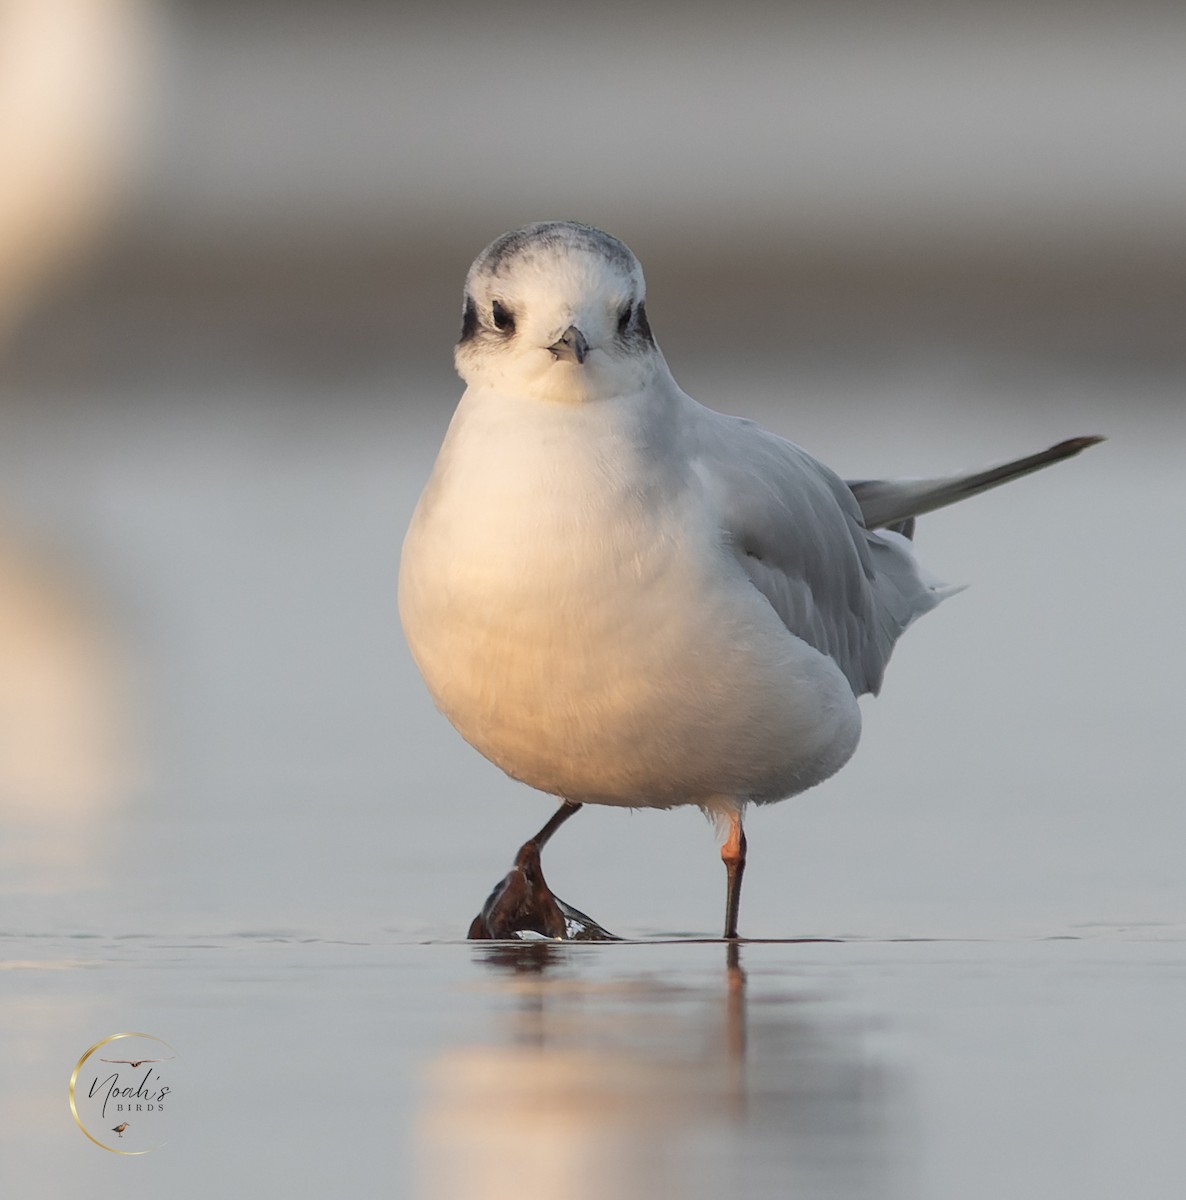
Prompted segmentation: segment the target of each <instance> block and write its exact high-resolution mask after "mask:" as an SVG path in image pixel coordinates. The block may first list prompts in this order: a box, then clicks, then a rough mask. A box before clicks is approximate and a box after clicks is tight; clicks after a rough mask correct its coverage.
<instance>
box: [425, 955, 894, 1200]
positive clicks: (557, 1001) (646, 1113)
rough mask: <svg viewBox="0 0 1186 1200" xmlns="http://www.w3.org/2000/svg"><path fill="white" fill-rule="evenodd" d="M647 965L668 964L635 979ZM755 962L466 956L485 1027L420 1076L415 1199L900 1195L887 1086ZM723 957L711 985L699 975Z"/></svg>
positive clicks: (778, 973) (828, 1016)
mask: <svg viewBox="0 0 1186 1200" xmlns="http://www.w3.org/2000/svg"><path fill="white" fill-rule="evenodd" d="M652 949H666V950H668V951H670V952H671V953H669V954H663V955H654V956H652V957H653V958H654V959H655V967H653V968H652V969H650V970H648V969H646V968H645V967H642V966H641V962H640V960H642V959H643V958H645V957H647V952H648V950H652ZM690 949H694V950H695V951H696V953H694V954H689V953H688V951H689V950H690ZM769 949H770V948H768V947H757V946H749V947H744V946H740V945H738V944H736V943H733V944H729V945H727V946H725V947H720V946H713V945H697V946H695V947H689V946H687V945H685V946H668V947H658V946H655V947H641V946H628V947H624V948H621V949H619V950H618V951H617V952H616V953H615V952H613V951H610V952H608V953H607V948H606V947H589V946H586V947H581V946H573V945H564V944H557V943H554V942H528V943H518V944H514V945H508V944H502V945H489V946H484V947H481V948H480V949H477V948H476V949H475V953H476V957H477V960H478V962H479V963H480V964H481V965H482V966H483V967H485V968H487V970H486V972H485V977H484V980H483V985H484V986H486V987H488V988H489V991H490V994H491V997H492V1004H491V1009H490V1013H491V1021H490V1025H489V1028H488V1029H487V1030H486V1031H484V1032H485V1034H486V1036H485V1038H483V1039H480V1040H477V1041H474V1042H472V1043H470V1044H466V1045H460V1046H456V1047H454V1048H452V1049H450V1050H449V1051H447V1052H446V1053H445V1054H443V1055H442V1056H440V1057H439V1058H438V1059H437V1060H436V1061H435V1062H434V1063H433V1065H432V1067H431V1072H430V1078H429V1099H428V1103H427V1106H426V1109H425V1112H424V1118H423V1121H422V1126H421V1133H422V1143H421V1148H422V1164H423V1168H424V1169H423V1194H424V1195H425V1196H428V1197H432V1198H434V1200H435V1198H437V1197H441V1198H443V1197H451V1198H454V1200H457V1198H461V1200H471V1198H472V1200H495V1198H501V1197H507V1198H510V1197H514V1198H515V1200H532V1198H533V1197H536V1196H539V1197H544V1196H547V1197H550V1198H552V1200H557V1198H561V1200H562V1198H566V1197H574V1198H582V1197H598V1198H599V1200H605V1198H607V1197H622V1198H624V1200H630V1198H633V1197H643V1196H645V1197H648V1198H654V1197H661V1198H665V1197H680V1198H683V1197H689V1198H695V1197H699V1196H713V1197H714V1198H715V1197H719V1196H721V1195H739V1194H744V1195H748V1194H753V1195H767V1194H769V1195H772V1196H773V1195H777V1196H784V1195H787V1196H789V1195H795V1196H829V1197H831V1196H836V1197H853V1198H861V1197H866V1196H868V1197H873V1196H876V1197H878V1200H885V1198H887V1197H892V1196H894V1195H895V1194H897V1189H896V1187H895V1185H894V1179H893V1174H894V1173H893V1171H892V1170H890V1166H891V1165H892V1160H893V1156H891V1155H890V1154H889V1153H888V1147H889V1144H890V1137H889V1131H888V1126H889V1117H890V1115H891V1111H892V1110H893V1107H894V1106H892V1105H890V1104H889V1103H888V1099H889V1092H890V1089H889V1087H888V1082H887V1081H888V1073H887V1072H886V1070H885V1069H884V1068H881V1067H879V1066H878V1065H877V1064H876V1063H875V1062H874V1061H872V1060H871V1058H870V1057H869V1055H868V1054H867V1052H866V1050H865V1048H864V1042H865V1038H864V1032H865V1030H864V1029H863V1027H862V1024H861V1022H860V1021H859V1020H856V1019H854V1018H852V1017H845V1016H843V1015H842V1013H841V1008H842V1006H837V1005H835V1004H834V1003H833V1002H832V1001H831V1000H830V999H829V998H828V997H826V996H823V995H821V994H820V993H819V991H818V990H817V989H814V988H812V987H811V986H810V985H809V983H808V982H807V980H806V978H805V977H801V976H797V977H794V978H790V979H788V973H787V972H786V971H785V969H783V970H778V969H771V968H769V967H768V966H767V965H766V961H768V960H767V957H766V956H767V952H768V951H769ZM718 951H722V952H723V953H724V956H725V961H724V970H723V971H722V969H721V965H720V960H719V959H717V960H716V962H717V965H715V966H711V965H708V966H707V969H705V968H706V963H707V958H706V955H707V954H711V955H713V956H714V957H715V955H716V954H717V953H718ZM751 952H756V971H757V974H756V975H755V979H756V980H757V986H756V988H755V987H754V985H753V984H751V981H750V979H749V978H748V974H749V972H747V970H746V968H745V967H743V965H742V960H743V956H748V955H750V954H751ZM631 953H632V954H633V957H632V958H631V959H629V960H627V958H626V957H625V954H631ZM770 958H771V959H772V958H773V956H770ZM672 961H676V962H678V964H679V965H678V967H677V968H675V969H671V966H670V964H671V962H672ZM780 961H783V962H785V960H780ZM690 963H691V964H693V965H694V966H695V967H696V968H698V969H691V968H690V966H689V964H690ZM621 967H628V968H629V969H627V970H621V969H617V968H621ZM750 970H751V971H753V970H755V964H751V967H750ZM788 982H790V983H791V984H792V986H790V987H788V986H787V984H788Z"/></svg>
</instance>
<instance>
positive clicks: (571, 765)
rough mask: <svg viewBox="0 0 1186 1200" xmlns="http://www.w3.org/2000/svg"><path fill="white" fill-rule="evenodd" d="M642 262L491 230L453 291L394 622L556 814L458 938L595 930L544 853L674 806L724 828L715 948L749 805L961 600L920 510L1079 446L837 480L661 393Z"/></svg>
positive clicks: (601, 244)
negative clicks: (428, 471) (455, 319)
mask: <svg viewBox="0 0 1186 1200" xmlns="http://www.w3.org/2000/svg"><path fill="white" fill-rule="evenodd" d="M644 300H645V284H644V281H643V273H642V268H641V267H640V265H639V263H638V260H637V259H636V258H635V257H634V255H633V254H632V253H631V251H630V250H629V249H628V248H627V247H626V246H625V245H623V244H622V243H621V242H619V241H618V240H617V239H616V238H613V237H611V236H610V235H608V234H606V233H603V232H601V231H600V230H598V229H593V228H591V227H589V226H586V225H579V224H576V223H573V222H567V221H563V222H548V223H543V224H538V225H531V226H528V227H527V228H525V229H521V230H517V231H514V232H511V233H507V234H504V235H503V236H502V237H500V238H498V239H497V240H496V241H494V242H493V243H492V244H491V245H490V246H488V247H487V248H486V250H484V251H483V252H482V254H480V255H479V256H478V258H477V260H476V261H475V262H474V264H473V266H472V267H471V269H470V271H469V275H468V278H467V280H466V291H465V309H464V319H463V325H462V331H461V339H460V341H459V343H458V345H457V351H456V364H457V370H458V373H459V374H460V375H461V377H462V379H464V380H465V382H466V384H467V385H468V386H467V389H466V391H465V394H464V396H463V397H462V399H461V402H460V404H459V406H458V408H457V411H456V414H455V415H454V417H453V420H452V423H451V424H450V426H449V430H448V433H447V435H446V437H445V441H444V444H443V445H442V447H441V450H440V454H439V455H438V457H437V460H436V465H435V467H434V468H433V472H432V476H431V478H430V479H429V481H428V484H427V486H426V487H425V489H424V492H423V494H422V496H421V497H420V502H419V504H418V506H417V508H416V511H415V514H414V516H413V518H412V522H411V526H410V527H409V529H408V533H407V537H406V539H405V542H404V548H403V556H402V561H401V566H400V587H399V597H400V615H401V618H402V621H403V626H404V631H405V633H406V636H407V640H408V644H409V646H410V648H411V651H412V655H413V657H414V658H415V661H416V664H417V666H418V667H419V669H420V671H421V673H422V675H423V676H424V679H425V682H426V683H427V685H428V688H429V690H430V692H431V693H432V696H433V699H434V700H435V701H436V704H437V706H438V708H440V710H441V711H442V712H443V713H444V714H445V716H446V717H448V719H449V720H450V721H451V722H452V723H453V724H454V725H455V726H456V728H457V729H458V730H459V731H460V733H461V734H462V736H463V737H465V739H466V740H467V741H468V742H469V743H470V744H471V745H473V746H474V747H475V748H476V749H478V750H479V751H480V752H481V753H482V754H483V755H485V756H486V757H487V758H488V759H490V761H491V762H493V763H495V764H496V765H497V766H499V767H501V768H502V770H504V771H505V772H506V773H507V774H508V775H510V776H512V777H514V778H515V779H519V780H522V781H523V782H524V783H527V784H530V785H531V786H532V787H535V788H538V789H540V790H541V791H544V792H548V793H551V794H553V795H555V796H558V797H560V798H562V801H563V803H562V805H561V808H560V809H559V810H558V811H557V812H556V814H555V815H554V816H553V817H552V819H551V820H550V821H549V822H548V823H547V825H545V826H544V828H543V829H542V830H541V831H540V833H539V834H537V835H536V837H534V838H532V839H531V840H530V841H528V842H527V843H525V844H524V846H523V848H522V849H521V850H520V852H519V855H518V857H517V858H516V863H515V867H514V869H513V870H512V871H511V873H510V874H509V875H508V876H507V878H506V879H505V880H504V881H503V882H502V883H501V884H500V885H499V886H498V887H497V888H495V890H494V892H493V893H492V894H491V896H490V899H489V900H488V901H487V904H486V907H485V908H484V910H483V912H482V913H481V914H480V915H479V917H478V918H477V919H475V921H474V925H473V927H472V928H471V930H470V936H471V937H513V936H516V935H517V934H518V933H519V932H520V931H523V930H527V929H536V930H538V931H539V932H542V933H545V934H548V935H550V936H558V937H564V936H608V935H605V933H604V931H603V930H601V929H600V927H599V926H597V925H596V924H595V923H593V922H592V921H590V920H589V919H588V918H586V917H584V915H583V914H581V913H579V912H577V911H576V910H573V909H571V908H569V907H568V906H567V905H564V904H563V902H561V901H558V900H557V899H556V898H555V897H554V896H553V894H552V893H551V892H550V891H549V890H548V888H547V885H546V884H545V883H544V880H543V875H542V872H541V871H540V868H539V850H540V848H541V847H542V846H543V844H544V842H546V841H547V839H548V838H549V837H550V836H551V835H552V833H554V832H555V830H556V829H557V828H558V827H559V826H560V824H562V823H563V822H564V821H565V820H567V819H568V817H570V816H571V815H572V814H573V813H575V812H576V811H577V810H578V809H579V807H580V806H581V805H582V804H588V803H592V804H610V805H619V806H624V807H649V808H671V807H673V806H675V805H680V804H694V805H697V806H699V807H700V808H701V809H703V810H704V811H705V812H706V813H707V814H709V815H710V816H712V817H713V818H714V819H715V820H716V821H717V824H718V828H719V829H721V831H722V832H724V831H726V830H727V836H726V837H725V839H724V844H723V846H722V849H721V857H722V859H723V860H724V862H725V865H726V867H727V874H728V892H727V902H726V916H725V937H726V938H735V937H736V936H737V910H738V901H739V897H740V890H741V878H742V872H743V870H744V867H745V836H744V833H743V829H742V817H743V814H744V811H745V808H746V806H747V805H749V804H768V803H771V802H772V801H775V800H782V799H785V798H787V797H789V796H794V795H796V794H798V793H799V792H802V791H805V790H806V789H807V788H810V787H813V786H814V785H815V784H817V783H820V782H821V781H822V780H824V779H827V778H828V776H830V775H832V774H833V773H834V772H835V771H837V770H838V769H839V768H840V767H842V766H843V765H844V763H845V762H846V761H847V760H848V759H849V757H850V756H851V755H852V753H853V751H854V750H855V749H856V745H857V740H858V738H859V736H860V729H861V718H860V710H859V708H858V705H857V697H858V696H860V695H861V694H862V693H864V692H874V693H875V692H876V691H877V690H878V688H879V687H880V684H881V679H882V674H883V672H884V670H885V666H886V663H887V661H888V660H889V656H890V653H891V651H892V650H893V647H894V643H895V642H896V641H897V639H898V637H899V636H900V635H901V634H902V632H903V631H904V630H905V629H906V628H907V627H908V626H909V625H910V623H911V622H912V621H913V620H914V619H915V618H916V617H918V616H920V615H921V614H923V613H925V612H927V611H928V610H929V609H931V608H933V607H934V606H935V605H936V604H938V603H939V601H940V600H941V599H943V597H944V596H946V595H948V594H950V592H951V591H953V590H957V589H951V588H945V587H943V586H941V585H939V584H937V583H936V582H935V581H933V580H932V579H930V578H929V576H927V575H926V574H925V573H924V572H923V571H922V570H921V568H920V567H919V565H918V563H917V561H916V559H915V556H914V552H913V546H912V544H911V542H910V540H909V538H910V536H911V534H912V532H913V522H914V517H915V516H917V515H918V514H920V513H925V512H929V511H931V510H933V509H936V508H940V507H942V506H944V505H946V504H951V503H953V502H954V501H956V500H960V499H963V498H964V497H966V496H971V495H974V494H975V493H977V492H980V491H983V490H985V489H987V488H990V487H994V486H996V485H997V484H999V483H1003V482H1005V481H1006V480H1009V479H1012V478H1015V477H1016V476H1019V475H1022V474H1025V473H1027V472H1029V471H1034V470H1037V469H1038V468H1040V467H1043V466H1046V465H1047V464H1049V463H1052V462H1057V461H1058V460H1060V459H1062V458H1066V457H1068V456H1069V455H1072V454H1075V453H1077V452H1078V451H1080V450H1082V449H1084V448H1085V447H1086V446H1089V445H1092V444H1094V443H1095V442H1097V441H1099V440H1100V439H1098V438H1094V437H1088V438H1077V439H1073V440H1071V441H1067V442H1063V443H1060V444H1059V445H1058V446H1054V447H1052V448H1051V449H1049V450H1046V451H1043V452H1041V453H1039V454H1035V455H1032V456H1030V457H1028V458H1024V459H1020V460H1018V461H1017V462H1013V463H1009V464H1007V465H1005V466H1001V467H996V468H994V469H991V470H988V471H983V472H977V473H974V474H969V475H964V476H958V477H953V478H947V479H939V480H929V481H926V480H924V481H919V480H909V481H869V482H862V483H858V484H847V483H845V482H844V481H843V480H841V479H840V478H839V477H838V476H837V475H835V474H834V473H833V472H832V471H830V470H829V469H828V468H827V467H826V466H824V465H823V464H822V463H820V462H817V461H816V460H815V459H814V458H812V457H811V456H810V455H809V454H807V453H806V452H805V451H803V450H801V449H800V448H799V447H798V446H795V445H793V444H792V443H791V442H788V441H786V440H784V439H783V438H780V437H776V436H775V435H774V434H771V433H768V432H767V431H766V430H764V429H762V428H760V427H759V426H758V425H756V424H754V423H753V422H751V421H745V420H740V419H738V418H736V417H731V416H724V415H722V414H720V413H717V412H714V411H712V410H710V409H708V408H704V407H703V406H701V405H700V404H698V403H696V401H694V400H693V399H691V398H690V397H689V396H687V395H686V394H685V393H684V392H683V391H681V390H680V388H679V386H678V385H677V384H676V382H675V380H674V379H673V378H672V375H671V372H670V371H669V370H668V367H667V363H666V361H665V360H664V358H663V355H662V353H661V352H660V350H659V348H658V346H657V345H656V344H655V341H654V338H653V337H652V335H651V330H650V325H649V323H648V320H647V314H646V309H645V304H644Z"/></svg>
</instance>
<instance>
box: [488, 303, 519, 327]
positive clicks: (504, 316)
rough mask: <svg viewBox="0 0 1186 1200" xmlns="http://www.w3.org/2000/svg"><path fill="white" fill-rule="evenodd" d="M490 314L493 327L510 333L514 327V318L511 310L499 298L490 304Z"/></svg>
mask: <svg viewBox="0 0 1186 1200" xmlns="http://www.w3.org/2000/svg"><path fill="white" fill-rule="evenodd" d="M490 315H491V317H493V318H494V328H495V329H501V330H502V332H503V333H510V332H511V331H512V330H513V329H514V328H515V318H514V317H513V316H511V310H510V309H509V308H507V306H506V305H505V304H503V302H502V301H501V300H495V301H493V302H492V303H491V305H490Z"/></svg>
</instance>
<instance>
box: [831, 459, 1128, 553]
mask: <svg viewBox="0 0 1186 1200" xmlns="http://www.w3.org/2000/svg"><path fill="white" fill-rule="evenodd" d="M1103 440H1104V439H1103V438H1102V437H1077V438H1070V439H1068V440H1067V441H1065V442H1059V443H1058V445H1057V446H1051V447H1050V449H1049V450H1041V451H1039V452H1038V453H1037V454H1030V455H1028V456H1027V457H1025V458H1018V459H1015V460H1014V461H1013V462H1007V463H1003V464H1002V465H1001V466H999V467H989V468H988V469H987V470H985V471H973V472H970V473H969V474H967V475H951V476H948V477H947V478H945V479H863V480H861V481H859V482H856V483H851V482H850V483H849V485H848V486H849V487H850V488H851V489H852V494H853V495H854V496H855V497H856V499H857V503H858V504H859V505H860V506H861V514H862V516H863V517H864V518H865V527H866V528H868V529H885V528H895V527H904V528H901V529H900V531H901V532H903V533H905V534H906V536H907V537H909V536H910V534H911V533H912V532H913V521H914V518H915V517H920V516H922V514H923V513H929V512H934V511H935V509H937V508H946V507H947V505H949V504H954V503H955V502H956V501H957V500H966V499H967V498H968V497H969V496H975V495H977V494H979V493H980V492H987V491H988V490H989V488H995V487H998V486H999V485H1000V484H1002V483H1008V482H1009V480H1011V479H1018V478H1020V477H1021V476H1022V475H1028V474H1030V472H1031V471H1040V470H1041V469H1042V468H1043V467H1048V466H1050V464H1051V463H1056V462H1061V461H1062V460H1063V459H1064V458H1070V457H1071V456H1072V455H1074V454H1078V453H1079V451H1080V450H1086V449H1087V447H1088V446H1094V445H1095V444H1096V443H1097V442H1102V441H1103Z"/></svg>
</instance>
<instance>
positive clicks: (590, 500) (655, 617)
mask: <svg viewBox="0 0 1186 1200" xmlns="http://www.w3.org/2000/svg"><path fill="white" fill-rule="evenodd" d="M666 403H667V406H668V408H669V409H672V408H674V409H678V407H679V401H678V399H677V396H676V395H673V396H670V397H667V400H666ZM688 403H690V402H688ZM680 415H681V414H680V413H679V412H678V411H668V412H657V411H655V410H654V408H653V407H652V409H650V410H644V409H643V408H642V407H641V405H640V404H639V403H638V401H637V398H634V399H631V398H622V399H616V400H607V401H598V402H594V403H586V404H576V405H567V404H548V403H541V402H540V401H538V400H532V401H524V400H521V399H516V398H514V397H512V396H508V395H503V394H500V393H495V392H490V391H484V392H483V391H475V390H474V389H471V390H470V391H469V392H468V393H467V394H466V396H465V397H464V398H463V400H462V403H461V406H460V407H459V409H458V412H457V415H456V416H455V418H454V421H453V424H452V425H451V427H450V431H449V434H448V436H447V438H446V440H445V444H444V446H443V447H442V450H441V454H440V456H439V458H438V460H437V464H436V467H435V469H434V472H433V476H432V478H431V479H430V481H429V484H428V486H427V487H426V488H425V492H424V495H423V496H422V497H421V501H420V505H419V506H418V508H417V511H416V515H415V517H414V519H413V521H412V525H411V527H410V529H409V531H408V536H407V539H406V541H405V544H404V552H403V559H402V563H401V569H400V612H401V616H402V619H403V624H404V629H405V632H406V635H407V638H408V642H409V645H410V647H411V649H412V653H413V655H414V657H415V659H416V662H417V664H418V666H419V667H420V670H421V672H422V673H423V675H424V678H425V680H426V682H427V684H428V686H429V689H430V690H431V692H432V694H433V697H434V699H435V700H436V703H437V705H438V706H439V707H440V709H441V710H442V711H443V712H444V713H445V715H446V716H447V717H448V718H449V720H450V721H452V722H453V724H454V725H455V726H456V727H457V728H458V730H459V731H460V732H461V733H462V735H463V736H464V737H465V738H466V740H467V741H469V742H470V743H471V744H472V745H473V746H475V747H476V748H477V749H478V750H479V751H481V753H483V754H484V755H485V756H486V757H487V758H489V759H491V760H492V761H493V762H495V763H496V764H497V765H498V766H500V767H502V769H503V770H505V771H506V772H507V773H508V774H510V775H512V776H514V777H516V778H518V779H522V780H523V781H524V782H526V783H529V784H531V785H532V786H534V787H537V788H540V789H541V790H543V791H546V792H551V793H554V794H556V795H562V796H565V797H567V798H569V799H572V800H577V801H593V802H600V803H610V804H628V805H654V806H662V807H666V806H669V805H673V804H680V803H698V804H705V805H707V806H710V807H711V806H712V805H713V804H714V803H716V802H718V801H719V800H720V799H721V798H722V797H733V798H739V799H754V800H773V799H778V798H780V797H783V796H786V795H791V794H793V793H795V792H798V791H801V790H803V789H804V788H805V787H810V786H811V785H812V784H814V783H816V782H818V781H819V780H820V779H823V778H825V777H826V776H827V775H830V774H831V773H832V772H833V771H835V770H836V769H838V768H839V767H840V766H841V765H842V764H843V763H844V762H845V761H846V760H847V758H848V757H849V755H850V754H851V753H852V751H853V749H855V746H856V741H857V737H858V735H859V727H860V718H859V711H858V709H857V706H856V702H855V699H854V697H853V695H852V690H851V688H850V687H849V685H848V684H847V682H846V681H845V679H844V677H843V675H842V674H841V672H840V671H839V670H838V669H837V667H836V666H835V664H834V663H833V662H832V661H831V660H830V659H829V658H827V657H826V656H824V655H821V654H819V653H818V652H817V651H815V650H813V649H812V648H811V647H809V646H807V645H806V644H805V643H804V642H802V641H800V640H799V639H798V638H796V637H794V636H792V635H791V634H790V633H788V632H787V630H786V629H785V628H784V626H783V625H782V623H781V622H780V621H779V619H778V617H777V616H776V614H775V613H774V610H773V609H772V608H771V606H770V605H769V603H768V602H767V601H766V600H765V598H764V597H762V596H761V594H760V593H759V592H758V591H757V590H756V589H755V588H754V587H753V586H752V584H750V582H749V580H748V579H747V578H746V577H745V574H744V572H743V571H742V570H741V569H740V567H739V566H738V565H737V563H736V560H735V559H734V557H733V554H734V552H733V550H732V548H731V547H730V546H729V545H728V544H727V542H726V541H725V539H724V538H723V536H722V534H721V531H720V527H719V525H718V524H717V523H716V522H715V521H714V520H713V513H712V508H711V505H706V504H705V503H704V497H703V495H702V492H701V484H700V482H699V480H698V478H697V477H696V475H695V473H694V472H692V471H690V470H687V469H686V467H685V469H683V470H682V471H681V470H680V469H679V468H678V467H675V466H672V465H671V464H673V463H680V462H685V461H686V460H684V459H683V458H681V456H679V455H667V456H655V455H651V454H650V453H648V438H649V437H650V435H651V433H653V429H652V428H651V426H652V425H653V423H654V422H655V421H670V420H673V419H675V420H678V418H679V417H680ZM661 459H662V461H660V460H661ZM663 463H666V464H667V465H663Z"/></svg>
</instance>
